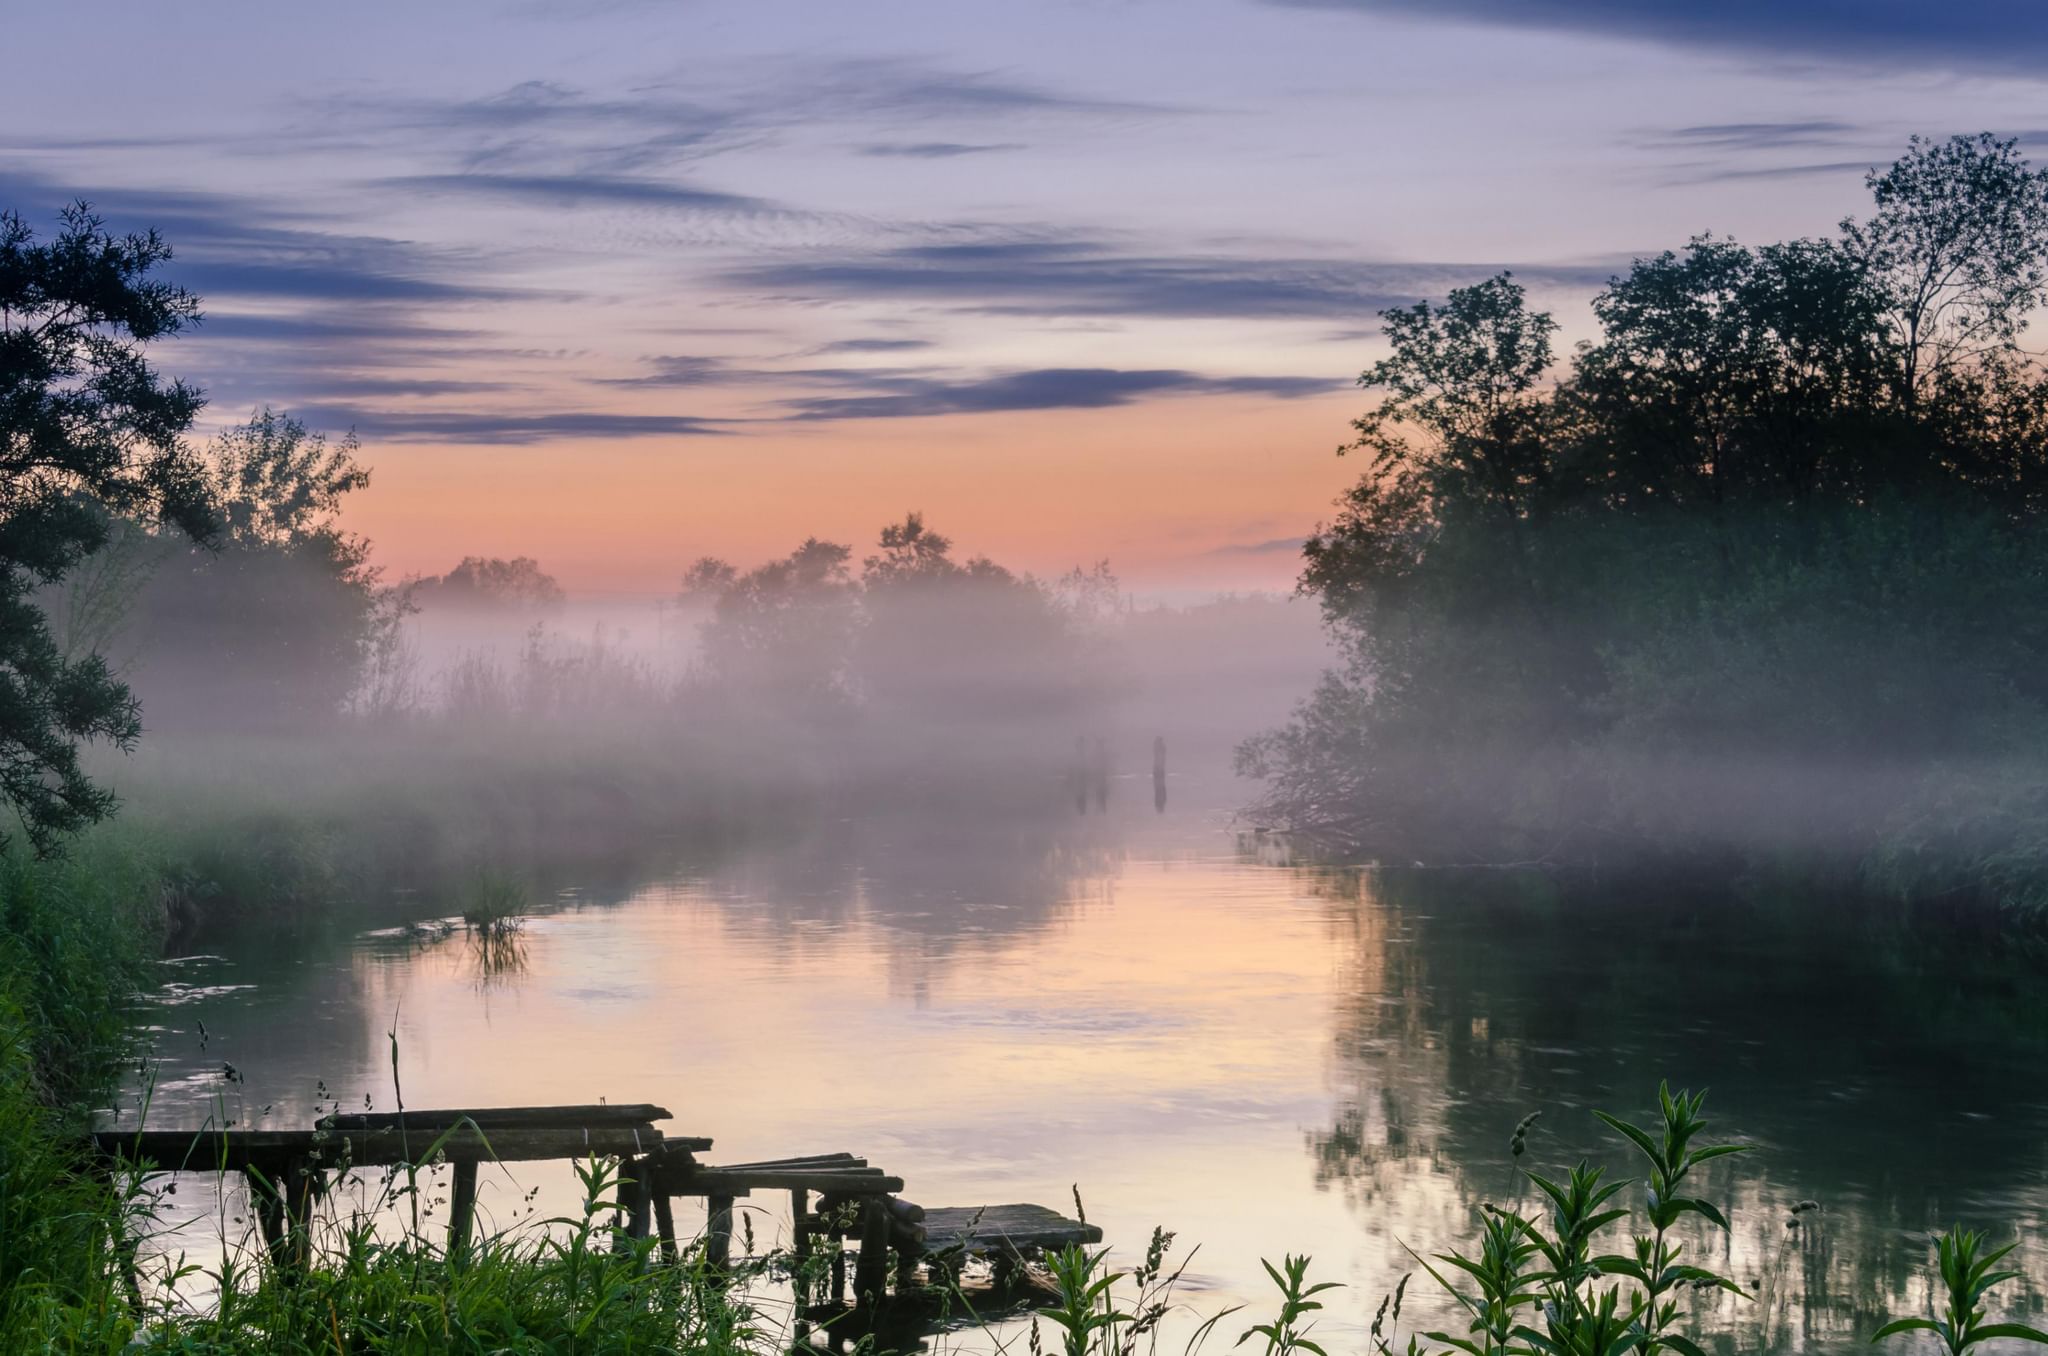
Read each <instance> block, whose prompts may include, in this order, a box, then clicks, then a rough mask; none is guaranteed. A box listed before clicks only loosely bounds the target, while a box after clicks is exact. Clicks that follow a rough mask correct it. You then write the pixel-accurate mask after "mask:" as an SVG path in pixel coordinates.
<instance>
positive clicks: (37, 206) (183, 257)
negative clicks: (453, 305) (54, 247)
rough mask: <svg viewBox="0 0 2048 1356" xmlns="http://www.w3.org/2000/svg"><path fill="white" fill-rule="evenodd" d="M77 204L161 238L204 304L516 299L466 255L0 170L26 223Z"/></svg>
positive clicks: (244, 205)
mask: <svg viewBox="0 0 2048 1356" xmlns="http://www.w3.org/2000/svg"><path fill="white" fill-rule="evenodd" d="M81 198H83V199H85V200H87V201H89V202H91V203H92V205H93V207H94V209H95V210H96V211H98V212H99V214H100V215H101V216H103V217H104V218H106V222H107V227H108V229H109V230H113V231H117V232H121V231H139V230H151V229H153V230H156V231H159V232H161V233H162V235H163V237H164V238H165V240H167V241H168V242H169V243H170V244H171V247H172V249H173V250H174V252H175V253H174V254H173V257H172V261H171V263H169V264H167V265H166V266H165V267H164V270H163V276H165V277H167V278H169V279H171V280H172V281H174V282H178V283H181V284H183V285H184V286H186V287H189V288H191V289H192V290H193V291H195V292H197V293H198V294H199V296H200V297H201V299H202V301H205V302H208V303H217V302H218V301H220V300H221V299H223V298H261V299H263V300H265V301H266V302H277V301H303V302H321V303H325V302H335V301H348V302H351V303H373V302H389V301H397V302H411V303H426V302H433V303H449V302H470V301H489V300H501V299H504V298H507V297H511V296H515V295H520V294H518V293H515V292H512V291H508V290H507V289H505V288H503V287H499V286H496V285H494V284H486V283H483V282H480V281H478V279H480V278H481V277H483V276H486V275H487V274H488V273H489V272H490V271H491V270H490V269H489V268H488V267H487V266H486V265H485V262H484V261H483V260H481V259H479V258H478V257H477V256H475V255H474V254H467V253H458V252H454V251H438V250H431V249H427V248H424V247H421V246H419V245H416V244H413V243H411V242H408V241H403V240H395V239H391V238H388V237H383V236H369V235H345V234H341V233H338V232H335V231H332V230H327V229H323V228H322V227H321V226H320V225H319V224H318V223H317V221H314V220H311V219H308V218H306V217H303V216H300V215H298V214H296V213H294V212H291V211H289V210H280V209H278V208H276V207H274V206H272V205H271V204H268V203H266V202H263V201H259V200H256V199H252V198H248V197H243V196H240V195H236V194H227V193H202V192H196V191H191V190H156V189H134V188H124V187H119V186H109V185H93V184H78V183H65V182H60V181H58V180H55V179H51V178H48V177H45V176H42V175H39V174H36V173H34V172H32V171H26V170H21V169H0V199H4V200H5V201H6V202H7V203H8V204H9V205H10V206H12V207H14V208H16V209H17V210H19V211H21V213H22V215H23V216H25V217H27V218H28V219H29V220H30V222H31V223H33V224H37V225H39V226H42V227H45V228H49V229H54V227H55V225H56V218H57V212H58V210H59V208H61V207H62V206H63V205H65V204H66V203H69V202H72V201H75V200H77V199H81ZM208 309H209V310H212V309H214V307H213V306H212V305H211V304H210V305H209V307H208Z"/></svg>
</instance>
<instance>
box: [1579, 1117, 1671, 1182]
mask: <svg viewBox="0 0 2048 1356" xmlns="http://www.w3.org/2000/svg"><path fill="white" fill-rule="evenodd" d="M1593 1114H1594V1115H1595V1116H1598V1117H1599V1118H1600V1119H1601V1120H1603V1121H1605V1122H1607V1125H1608V1127H1609V1128H1610V1129H1613V1130H1615V1131H1617V1132H1618V1133H1620V1134H1623V1135H1626V1136H1627V1137H1628V1138H1629V1139H1631V1140H1633V1141H1634V1142H1635V1146H1636V1147H1637V1148H1638V1149H1641V1150H1642V1151H1643V1153H1644V1154H1645V1155H1646V1156H1647V1157H1648V1158H1649V1160H1650V1162H1652V1163H1654V1164H1656V1165H1657V1166H1658V1167H1659V1168H1662V1167H1663V1166H1664V1151H1663V1150H1662V1149H1661V1148H1659V1147H1658V1145H1657V1142H1656V1141H1655V1140H1653V1139H1651V1138H1650V1136H1649V1135H1648V1134H1647V1133H1646V1132H1644V1131H1642V1130H1639V1129H1637V1128H1636V1127H1635V1126H1633V1125H1630V1124H1629V1123H1628V1122H1627V1121H1625V1120H1622V1119H1621V1118H1620V1117H1618V1116H1610V1115H1608V1114H1607V1113H1606V1112H1604V1111H1596V1112H1594V1113H1593Z"/></svg>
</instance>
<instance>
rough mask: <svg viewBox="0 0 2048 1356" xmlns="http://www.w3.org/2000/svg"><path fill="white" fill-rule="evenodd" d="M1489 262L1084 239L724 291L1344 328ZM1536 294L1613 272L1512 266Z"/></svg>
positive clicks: (809, 270) (897, 257)
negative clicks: (1230, 250) (1125, 245)
mask: <svg viewBox="0 0 2048 1356" xmlns="http://www.w3.org/2000/svg"><path fill="white" fill-rule="evenodd" d="M1498 271H1499V267H1498V266H1496V265H1492V264H1430V263H1372V262H1360V261H1352V260H1341V259H1327V260H1326V259H1255V258H1235V257H1231V256H1226V255H1147V254H1130V253H1123V252H1119V251H1118V250H1116V249H1115V248H1113V247H1111V246H1110V245H1108V244H1105V243H1101V242H1094V241H1088V240H1037V239H1035V240H1014V241H993V242H975V243H965V244H936V245H930V244H927V245H911V246H901V247H897V248H892V249H884V250H879V251H870V252H865V253H858V254H842V255H837V256H826V257H823V258H812V259H808V260H806V259H793V260H789V261H784V262H775V263H767V264H750V265H742V266H740V267H737V268H732V269H729V270H727V271H726V272H724V273H723V274H722V275H721V277H722V280H723V281H724V282H726V283H728V284H729V285H732V286H735V287H738V288H741V289H744V290H747V291H750V292H753V293H755V294H758V295H761V296H765V297H770V298H777V299H784V300H799V301H886V302H897V303H901V302H923V303H928V304H933V305H940V306H946V307H950V308H955V309H960V310H967V311H978V312H984V313H994V314H1004V315H1045V316H1167V317H1192V316H1223V317H1236V318H1254V319H1301V318H1317V319H1329V318H1332V317H1339V318H1353V317H1360V316H1366V315H1370V314H1372V313H1374V312H1376V311H1380V310H1384V309H1386V308H1387V307H1390V306H1400V305H1406V304H1408V303H1411V302H1413V301H1415V300H1417V299H1418V298H1421V297H1425V296H1435V295H1440V294H1441V293H1443V292H1444V291H1446V290H1447V289H1449V288H1451V287H1456V286H1460V285H1463V284H1466V283H1470V282H1475V281H1478V280H1479V279H1481V278H1484V277H1486V276H1488V275H1490V274H1492V273H1496V272H1498ZM1514 271H1515V273H1516V274H1517V276H1519V277H1521V278H1523V279H1524V280H1525V281H1528V282H1534V283H1538V284H1556V285H1561V286H1568V287H1574V288H1584V289H1589V290H1590V289H1592V288H1596V287H1599V286H1600V285H1602V284H1603V283H1605V282H1606V281H1607V279H1608V278H1609V277H1610V276H1611V275H1612V274H1613V272H1614V269H1613V267H1611V266H1592V265H1587V266H1543V265H1538V266H1517V267H1516V268H1515V270H1514Z"/></svg>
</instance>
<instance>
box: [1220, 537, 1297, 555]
mask: <svg viewBox="0 0 2048 1356" xmlns="http://www.w3.org/2000/svg"><path fill="white" fill-rule="evenodd" d="M1307 540H1308V534H1307V533H1303V534H1302V535H1301V536H1298V537H1274V538H1272V539H1270V540H1268V541H1238V542H1230V543H1228V544H1226V545H1223V546H1218V547H1215V548H1213V549H1211V550H1210V551H1208V552H1207V553H1206V554H1208V555H1212V556H1291V555H1294V554H1296V553H1298V552H1299V551H1300V550H1301V546H1302V543H1303V542H1305V541H1307Z"/></svg>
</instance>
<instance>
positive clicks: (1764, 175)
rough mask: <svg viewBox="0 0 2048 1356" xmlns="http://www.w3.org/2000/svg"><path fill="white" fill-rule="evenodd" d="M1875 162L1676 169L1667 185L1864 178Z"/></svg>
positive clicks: (1672, 168)
mask: <svg viewBox="0 0 2048 1356" xmlns="http://www.w3.org/2000/svg"><path fill="white" fill-rule="evenodd" d="M1875 163H1876V162H1875V161H1873V160H1827V161H1821V162H1817V163H1812V164H1802V165H1674V166H1671V167H1670V173H1669V174H1668V175H1667V176H1666V178H1665V180H1664V182H1665V183H1667V184H1720V183H1736V182H1740V181H1742V180H1744V179H1810V178H1814V177H1816V176H1820V175H1829V174H1853V175H1859V176H1860V175H1862V174H1863V173H1865V172H1866V171H1868V170H1869V169H1870V167H1871V166H1872V165H1873V164H1875Z"/></svg>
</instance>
